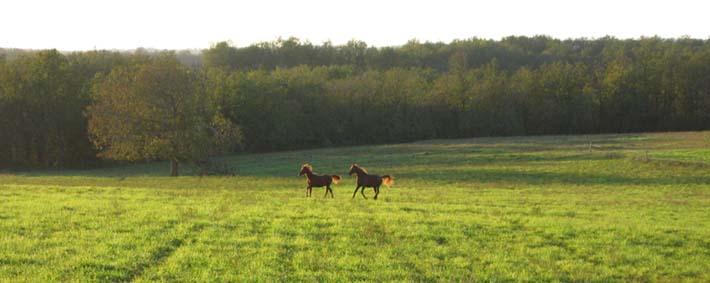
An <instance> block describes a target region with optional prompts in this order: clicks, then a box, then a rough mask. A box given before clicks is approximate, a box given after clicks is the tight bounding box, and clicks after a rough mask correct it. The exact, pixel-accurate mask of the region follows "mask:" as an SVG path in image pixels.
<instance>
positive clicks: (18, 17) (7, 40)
mask: <svg viewBox="0 0 710 283" xmlns="http://www.w3.org/2000/svg"><path fill="white" fill-rule="evenodd" d="M704 2H705V3H707V2H710V1H689V0H675V1H656V0H649V1H623V0H616V1H613V0H596V1H593V0H579V1H574V0H568V1H552V0H538V1H513V0H502V1H451V0H436V1H385V0H379V1H378V0H374V1H372V0H357V1H335V0H331V1H327V0H293V1H277V0H264V1H216V0H214V1H213V0H202V1H181V0H174V1H162V0H161V1H157V0H154V1H150V0H138V1H136V0H121V1H114V0H103V1H102V0H93V1H92V0H67V1H59V0H56V1H41V0H3V1H2V2H0V47H5V48H7V47H14V48H32V49H45V48H56V49H59V50H66V51H69V50H91V49H133V48H137V47H146V48H158V49H187V48H192V49H203V48H208V47H210V45H211V44H214V43H216V42H219V41H231V42H232V43H233V44H234V45H236V46H247V45H249V44H252V43H255V42H262V41H273V40H276V39H277V38H278V37H283V38H287V37H290V36H295V37H298V38H300V39H302V40H309V41H311V42H313V43H314V44H321V43H322V42H324V41H326V40H330V41H332V42H333V44H336V45H337V44H343V43H345V42H347V41H348V40H350V39H359V40H362V41H365V42H367V43H368V45H371V46H372V45H374V46H395V45H402V44H404V43H406V42H407V41H408V40H410V39H415V38H416V39H419V40H420V41H443V42H450V41H451V40H453V39H466V38H471V37H479V38H492V39H500V38H501V37H505V36H509V35H527V36H532V35H537V34H545V35H550V36H552V37H556V38H561V39H565V38H578V37H587V38H598V37H602V36H605V35H611V36H615V37H617V38H638V37H641V36H654V35H658V36H661V37H680V36H690V37H692V38H701V39H708V38H710V4H705V3H704Z"/></svg>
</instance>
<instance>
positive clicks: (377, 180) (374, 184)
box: [348, 163, 394, 199]
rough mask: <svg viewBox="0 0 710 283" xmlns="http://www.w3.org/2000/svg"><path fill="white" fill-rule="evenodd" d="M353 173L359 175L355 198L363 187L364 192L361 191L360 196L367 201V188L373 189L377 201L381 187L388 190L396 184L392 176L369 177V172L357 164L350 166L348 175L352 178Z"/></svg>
mask: <svg viewBox="0 0 710 283" xmlns="http://www.w3.org/2000/svg"><path fill="white" fill-rule="evenodd" d="M353 173H355V174H357V186H356V187H355V192H353V197H352V198H355V194H357V190H358V189H360V187H362V190H360V194H362V197H363V198H365V199H367V197H366V196H365V188H368V187H371V188H372V189H373V190H375V199H377V195H379V194H380V186H381V185H383V184H384V185H385V186H387V187H388V188H389V187H390V186H392V184H394V176H390V175H382V176H381V177H380V176H377V175H368V174H367V170H365V168H362V167H360V166H359V165H357V164H356V163H353V165H351V166H350V171H349V172H348V175H350V176H352V175H353Z"/></svg>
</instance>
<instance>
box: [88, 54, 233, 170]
mask: <svg viewBox="0 0 710 283" xmlns="http://www.w3.org/2000/svg"><path fill="white" fill-rule="evenodd" d="M92 98H93V102H92V104H91V105H90V106H89V107H88V109H87V114H88V117H89V132H90V138H91V140H92V142H93V143H94V144H95V145H96V146H97V147H98V149H99V150H100V151H101V152H100V156H102V157H105V158H109V159H117V160H129V161H132V160H140V159H147V160H154V159H159V160H169V161H170V176H177V175H178V165H179V163H180V162H186V161H194V160H199V159H203V158H204V157H205V156H207V155H208V154H209V152H210V150H212V149H211V147H212V145H213V143H212V142H211V141H212V139H211V137H212V136H215V135H220V136H225V135H226V136H229V135H228V134H225V133H224V132H223V131H221V130H215V128H214V123H211V120H212V118H213V117H215V111H214V110H213V109H214V108H213V107H210V104H209V101H210V100H209V99H207V96H206V95H204V87H203V85H202V79H201V76H200V75H199V74H198V73H195V72H193V71H191V70H189V69H188V68H186V67H185V66H183V65H181V64H180V62H179V61H178V60H177V59H176V58H175V57H174V55H173V54H172V53H164V54H160V55H158V56H157V57H156V58H154V59H152V60H150V61H149V62H147V63H145V64H142V65H137V66H135V67H132V68H131V67H120V68H117V69H114V70H113V71H112V72H111V73H110V74H109V75H107V76H105V77H99V78H97V82H96V83H95V84H94V87H93V89H92ZM216 117H219V116H216ZM224 123H225V120H224V119H220V120H219V123H216V124H217V125H221V126H225V125H224ZM230 127H231V125H228V126H227V127H225V128H227V129H229V128H230ZM231 128H233V127H231ZM220 142H222V141H220Z"/></svg>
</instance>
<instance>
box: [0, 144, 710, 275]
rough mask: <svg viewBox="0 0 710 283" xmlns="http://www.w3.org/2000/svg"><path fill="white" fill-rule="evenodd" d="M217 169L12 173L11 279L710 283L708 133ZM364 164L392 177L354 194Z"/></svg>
mask: <svg viewBox="0 0 710 283" xmlns="http://www.w3.org/2000/svg"><path fill="white" fill-rule="evenodd" d="M590 142H591V147H590ZM220 161H221V162H223V163H225V164H229V165H230V166H233V167H234V168H235V170H236V173H237V176H236V177H196V176H183V177H177V178H170V177H165V175H167V173H168V165H167V164H166V163H151V164H143V165H135V166H126V167H116V168H106V169H97V170H81V171H61V172H27V173H12V174H9V173H5V174H0V281H1V282H26V281H29V282H51V281H74V282H88V281H102V282H127V281H139V282H140V281H171V282H172V281H238V282H243V281H261V282H273V281H310V282H312V281H328V282H332V281H417V282H438V281H453V282H461V281H467V282H471V281H486V282H488V281H491V282H519V281H529V282H540V281H593V282H609V281H619V282H628V281H642V282H643V281H673V282H675V281H691V282H692V281H695V282H708V281H710V272H708V270H710V221H709V220H710V170H709V169H710V165H708V163H709V162H710V132H687V133H661V134H629V135H594V136H545V137H509V138H478V139H465V140H430V141H423V142H416V143H407V144H396V145H383V146H360V147H347V148H328V149H318V150H306V151H292V152H279V153H269V154H249V155H239V156H232V157H225V158H222V159H221V160H220ZM304 162H309V163H311V164H312V165H313V166H314V167H315V171H316V172H318V173H323V174H324V173H328V174H340V175H343V177H344V179H343V181H342V182H341V183H340V184H338V185H335V186H334V191H335V199H325V198H323V193H324V190H323V189H314V193H313V196H314V197H312V198H310V199H307V198H305V178H303V177H298V176H297V173H298V170H299V167H300V165H301V164H302V163H304ZM352 162H358V163H359V164H361V165H363V166H365V167H366V168H368V169H369V171H370V172H371V173H373V174H391V175H394V176H395V177H396V182H395V185H394V186H393V187H392V188H389V189H387V188H382V192H381V194H380V199H379V200H377V201H373V200H372V199H371V198H370V199H368V200H364V199H362V197H361V196H359V194H358V196H357V197H356V198H355V199H354V200H352V199H351V196H352V192H353V190H354V188H355V179H354V178H350V177H347V176H346V172H347V170H348V168H349V166H350V164H351V163H352ZM183 169H185V171H186V172H184V173H187V174H194V171H195V169H194V168H183ZM366 194H367V195H368V197H371V196H372V195H373V192H372V189H368V190H367V191H366Z"/></svg>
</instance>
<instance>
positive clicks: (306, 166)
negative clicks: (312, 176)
mask: <svg viewBox="0 0 710 283" xmlns="http://www.w3.org/2000/svg"><path fill="white" fill-rule="evenodd" d="M303 168H308V171H311V172H313V166H311V165H310V164H308V163H306V164H303V166H301V170H303Z"/></svg>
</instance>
